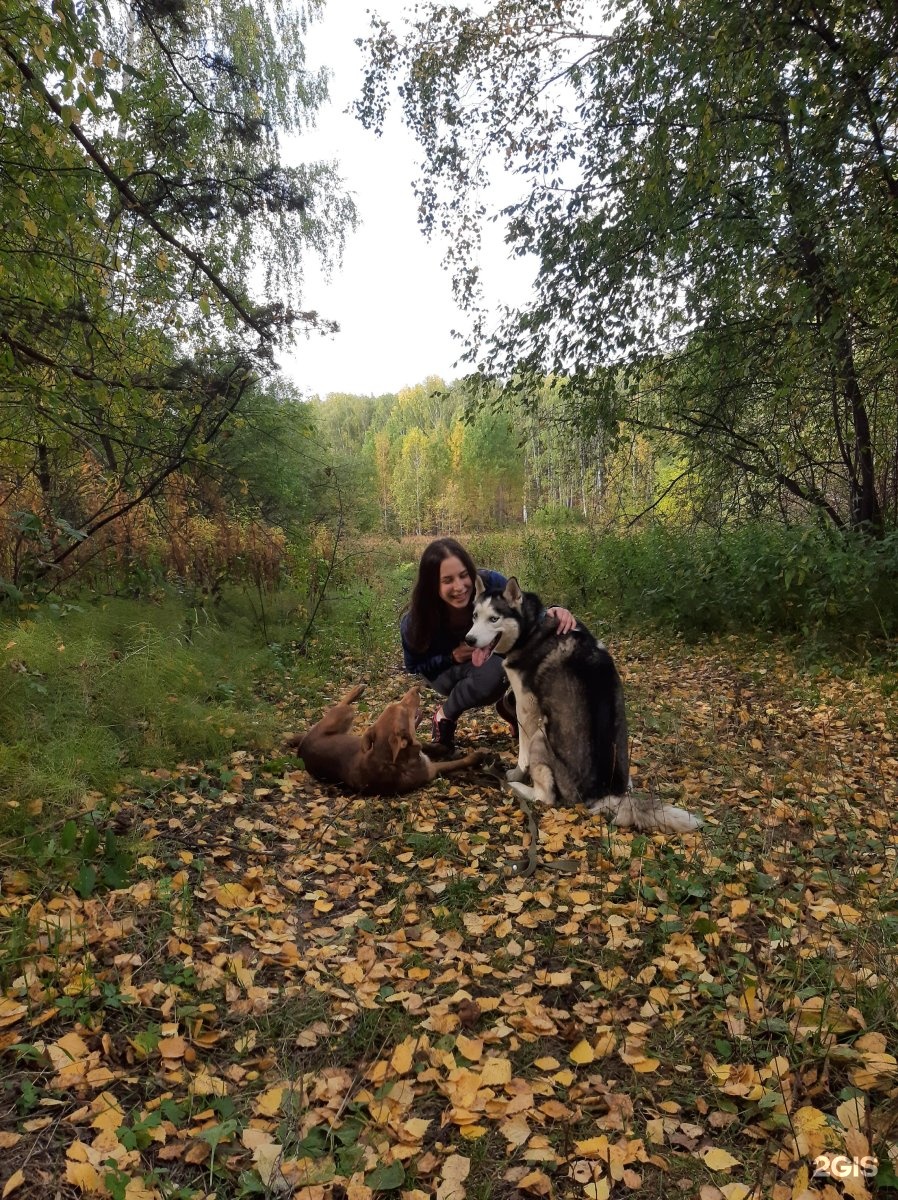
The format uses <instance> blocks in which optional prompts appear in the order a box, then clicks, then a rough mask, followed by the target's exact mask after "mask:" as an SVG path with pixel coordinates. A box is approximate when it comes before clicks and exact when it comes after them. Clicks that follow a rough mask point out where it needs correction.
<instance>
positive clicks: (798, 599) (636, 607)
mask: <svg viewBox="0 0 898 1200" xmlns="http://www.w3.org/2000/svg"><path fill="white" fill-rule="evenodd" d="M522 551H523V554H522V566H521V568H520V575H521V578H522V579H525V580H526V585H525V586H527V587H529V588H530V589H531V590H533V591H537V592H541V593H542V594H543V595H544V596H551V597H552V599H555V600H559V601H561V602H563V603H567V604H569V605H570V606H571V607H572V608H574V610H575V611H577V612H578V613H581V614H582V615H583V616H584V619H585V620H587V621H589V619H590V617H591V616H592V614H597V615H598V618H599V619H601V620H604V619H607V618H608V616H614V617H616V618H618V619H624V620H628V621H637V622H638V621H650V622H653V623H657V624H660V625H664V626H667V627H670V628H674V629H677V630H679V631H680V632H682V633H684V634H686V635H687V636H690V637H698V636H701V635H704V634H708V633H728V632H733V633H738V632H742V631H744V630H746V629H755V630H765V631H769V632H771V633H776V634H782V633H786V634H800V635H804V636H808V635H820V636H824V637H826V636H837V637H838V638H839V639H841V640H845V641H850V642H856V641H858V640H868V641H872V642H878V641H884V640H886V639H890V638H893V637H895V635H896V633H898V592H896V589H895V587H894V579H895V572H896V571H898V535H895V534H890V535H888V536H887V537H885V538H882V539H879V540H872V541H871V540H869V539H866V538H864V537H861V536H846V535H844V534H839V533H837V532H836V531H834V530H830V529H826V528H820V527H816V526H804V527H797V528H790V529H783V528H781V527H779V526H775V525H770V524H765V525H761V524H755V525H748V526H745V527H744V528H740V529H737V530H732V531H729V532H726V533H723V534H717V533H713V532H711V531H709V530H699V531H694V532H687V531H685V530H671V529H667V528H665V527H661V526H659V527H655V528H653V529H651V530H648V531H646V532H644V533H639V534H631V535H629V536H618V535H613V534H606V535H604V536H600V537H596V536H595V535H593V534H591V533H589V532H585V531H577V530H568V529H557V530H555V532H554V533H553V534H551V535H546V534H540V535H537V536H528V537H527V538H526V539H525V540H524V542H523V546H522Z"/></svg>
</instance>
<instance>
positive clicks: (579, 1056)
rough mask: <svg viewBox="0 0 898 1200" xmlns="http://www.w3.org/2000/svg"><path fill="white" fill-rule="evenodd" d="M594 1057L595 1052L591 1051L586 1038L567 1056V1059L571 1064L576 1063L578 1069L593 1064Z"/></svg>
mask: <svg viewBox="0 0 898 1200" xmlns="http://www.w3.org/2000/svg"><path fill="white" fill-rule="evenodd" d="M595 1057H596V1055H595V1051H594V1050H593V1048H592V1046H590V1044H589V1042H588V1041H587V1040H586V1038H583V1040H582V1041H579V1042H578V1043H577V1045H576V1046H575V1047H574V1048H573V1050H572V1051H571V1052H570V1054H569V1055H568V1058H569V1059H570V1060H571V1062H572V1063H576V1064H577V1066H578V1067H582V1066H585V1064H586V1063H591V1062H594V1061H595Z"/></svg>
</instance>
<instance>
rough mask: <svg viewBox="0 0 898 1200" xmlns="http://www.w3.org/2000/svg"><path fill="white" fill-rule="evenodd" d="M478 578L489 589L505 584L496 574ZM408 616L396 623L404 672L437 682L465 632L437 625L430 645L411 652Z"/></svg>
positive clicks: (485, 572) (482, 573)
mask: <svg viewBox="0 0 898 1200" xmlns="http://www.w3.org/2000/svg"><path fill="white" fill-rule="evenodd" d="M477 574H478V575H479V576H480V578H481V579H482V580H483V582H484V584H485V585H486V586H487V587H488V588H498V587H503V588H504V587H505V585H506V583H508V580H507V579H506V578H505V576H504V575H500V574H499V572H498V571H486V570H483V571H478V572H477ZM410 616H411V613H406V614H405V616H404V617H403V618H402V620H401V621H400V622H399V634H400V636H401V638H402V660H403V662H404V663H405V669H406V671H409V672H410V673H411V674H412V675H423V676H424V678H425V679H436V677H437V675H442V673H443V672H444V671H448V670H449V668H450V667H451V666H452V665H453V662H452V651H453V650H454V649H455V647H456V646H458V645H459V644H460V643H461V642H462V641H464V637H465V634H466V633H467V632H468V631H467V629H450V628H449V626H448V625H440V626H438V627H437V630H436V632H435V633H434V635H433V638H432V639H431V642H430V645H429V646H427V647H426V648H425V649H424V650H421V651H418V650H413V649H412V648H411V646H409V644H408V623H409V618H410Z"/></svg>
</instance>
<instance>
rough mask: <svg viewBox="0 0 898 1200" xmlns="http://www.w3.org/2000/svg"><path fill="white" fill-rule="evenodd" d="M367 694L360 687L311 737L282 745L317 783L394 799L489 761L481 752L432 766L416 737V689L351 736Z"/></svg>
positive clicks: (294, 736) (330, 711)
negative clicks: (359, 702)
mask: <svg viewBox="0 0 898 1200" xmlns="http://www.w3.org/2000/svg"><path fill="white" fill-rule="evenodd" d="M364 690H365V687H364V684H358V685H357V686H356V687H354V688H353V689H352V690H351V691H349V692H347V693H346V695H345V696H343V698H342V699H341V700H340V702H339V704H335V705H334V707H333V708H329V709H328V710H327V712H326V713H325V714H324V716H323V717H322V718H321V720H320V721H319V722H318V723H317V724H316V725H313V726H312V728H311V729H310V730H309V731H308V732H307V733H294V734H292V735H291V736H290V737H289V738H287V740H286V742H285V743H284V745H285V747H286V749H288V750H290V751H292V752H293V753H295V754H298V755H299V756H300V757H301V758H302V761H303V764H304V765H305V768H306V770H307V771H308V772H309V774H310V775H314V777H315V778H316V779H321V780H324V781H325V782H327V783H344V784H346V786H347V787H349V788H351V789H352V790H353V791H356V792H374V793H376V794H378V795H385V796H387V795H395V794H397V793H399V792H411V791H414V789H415V788H419V787H424V786H426V785H427V784H428V783H430V782H431V781H432V780H433V779H435V778H436V776H437V775H445V774H447V773H448V772H449V771H460V770H461V769H462V768H463V767H472V766H474V764H475V763H479V762H480V761H481V760H482V759H483V758H484V757H486V755H485V752H484V751H483V750H474V751H472V752H471V753H470V754H466V755H465V756H464V758H452V759H448V760H447V761H445V762H433V761H431V759H429V758H428V757H427V756H426V755H425V754H424V752H423V748H422V743H421V742H419V741H418V738H417V735H416V733H415V729H416V727H417V724H418V720H419V718H420V714H421V693H420V692H419V690H418V688H416V687H412V688H409V690H408V691H407V692H406V693H405V695H404V696H403V697H402V699H401V700H398V701H394V702H393V703H392V704H388V705H387V707H386V708H385V709H384V710H383V712H382V713H381V714H380V716H379V717H378V718H377V720H376V721H375V722H374V724H373V725H370V726H369V727H368V728H367V729H366V730H365V732H364V733H363V734H361V735H359V736H357V735H356V734H354V733H350V732H349V730H350V728H351V726H352V722H353V720H354V719H355V716H356V710H355V708H354V707H353V706H354V704H355V701H356V700H358V698H359V696H361V694H362V692H363V691H364Z"/></svg>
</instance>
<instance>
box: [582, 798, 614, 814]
mask: <svg viewBox="0 0 898 1200" xmlns="http://www.w3.org/2000/svg"><path fill="white" fill-rule="evenodd" d="M621 799H622V797H620V796H605V797H603V798H602V799H601V800H596V801H595V802H594V803H593V804H590V806H589V808H588V809H587V810H586V811H587V812H589V813H592V815H593V816H594V817H607V816H610V815H611V814H612V813H616V812H617V810H618V808H620V804H621Z"/></svg>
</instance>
